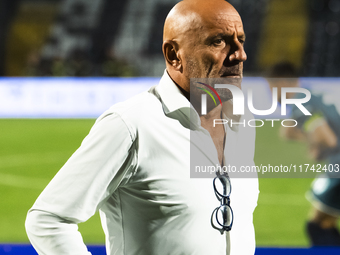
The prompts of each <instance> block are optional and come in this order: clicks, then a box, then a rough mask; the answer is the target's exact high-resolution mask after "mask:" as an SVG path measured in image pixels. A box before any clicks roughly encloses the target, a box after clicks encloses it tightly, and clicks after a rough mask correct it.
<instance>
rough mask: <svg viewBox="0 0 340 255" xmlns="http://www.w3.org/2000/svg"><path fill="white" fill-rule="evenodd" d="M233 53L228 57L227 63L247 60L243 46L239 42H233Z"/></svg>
mask: <svg viewBox="0 0 340 255" xmlns="http://www.w3.org/2000/svg"><path fill="white" fill-rule="evenodd" d="M234 47H235V48H234V51H233V52H231V54H230V55H229V61H230V62H234V61H237V62H244V61H246V60H247V54H246V52H245V51H244V47H243V44H242V43H241V42H239V41H238V40H237V42H235V46H234Z"/></svg>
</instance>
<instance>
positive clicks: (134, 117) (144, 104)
mask: <svg viewBox="0 0 340 255" xmlns="http://www.w3.org/2000/svg"><path fill="white" fill-rule="evenodd" d="M162 113H163V108H162V104H161V102H160V101H159V99H158V98H157V97H156V96H155V95H154V94H153V93H150V90H149V91H145V92H142V93H140V94H138V95H136V96H133V97H131V98H130V99H128V100H126V101H124V102H119V103H117V104H114V105H112V106H111V107H110V108H109V109H108V110H106V111H105V112H104V113H103V114H102V115H101V116H100V117H99V118H98V120H97V121H99V120H101V119H103V118H105V117H106V116H108V115H112V114H113V115H118V116H120V118H121V119H123V121H124V122H127V123H130V124H132V125H134V124H136V123H138V122H140V121H143V120H146V119H148V118H154V117H155V115H156V116H157V115H158V116H159V115H160V114H162Z"/></svg>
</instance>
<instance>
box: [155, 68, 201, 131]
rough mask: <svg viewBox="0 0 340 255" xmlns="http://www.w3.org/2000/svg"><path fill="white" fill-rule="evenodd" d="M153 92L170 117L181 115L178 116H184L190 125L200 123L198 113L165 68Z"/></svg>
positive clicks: (194, 125) (196, 125) (195, 125)
mask: <svg viewBox="0 0 340 255" xmlns="http://www.w3.org/2000/svg"><path fill="white" fill-rule="evenodd" d="M153 93H154V94H155V95H156V96H157V97H158V99H159V100H160V101H161V102H162V105H163V110H164V113H165V115H167V116H169V117H171V118H177V117H179V116H181V117H180V118H183V117H185V118H186V119H187V120H189V122H190V126H191V127H198V126H200V125H201V120H200V118H199V115H198V113H197V112H196V110H195V109H194V107H193V106H192V104H191V103H190V101H189V100H188V99H187V98H186V97H185V96H184V95H183V94H182V92H181V91H180V89H179V88H178V87H177V85H176V84H175V83H174V81H173V80H172V79H171V78H170V76H169V74H168V72H167V71H166V70H165V71H164V74H163V76H162V78H161V80H160V82H159V84H158V86H156V87H155V89H154V90H153ZM181 123H182V122H181ZM182 124H183V123H182ZM188 124H189V123H188Z"/></svg>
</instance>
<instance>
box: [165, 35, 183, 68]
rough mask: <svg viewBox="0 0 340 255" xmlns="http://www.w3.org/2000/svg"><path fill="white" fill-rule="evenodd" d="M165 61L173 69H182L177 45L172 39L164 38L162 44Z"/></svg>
mask: <svg viewBox="0 0 340 255" xmlns="http://www.w3.org/2000/svg"><path fill="white" fill-rule="evenodd" d="M162 50H163V54H164V58H165V61H166V63H167V64H168V65H170V66H172V67H173V68H174V69H175V70H177V71H181V70H182V60H181V57H180V54H179V52H178V45H177V43H176V42H174V41H172V40H166V41H164V42H163V46H162Z"/></svg>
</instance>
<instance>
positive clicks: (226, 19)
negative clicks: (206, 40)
mask: <svg viewBox="0 0 340 255" xmlns="http://www.w3.org/2000/svg"><path fill="white" fill-rule="evenodd" d="M200 16H201V19H200V21H201V22H202V25H203V26H204V27H207V28H209V29H215V28H216V29H223V30H224V29H227V30H236V31H237V32H243V24H242V20H241V17H240V15H239V14H238V13H237V12H236V11H228V12H226V11H223V10H219V11H216V12H215V13H214V14H211V15H207V14H203V15H200Z"/></svg>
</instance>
